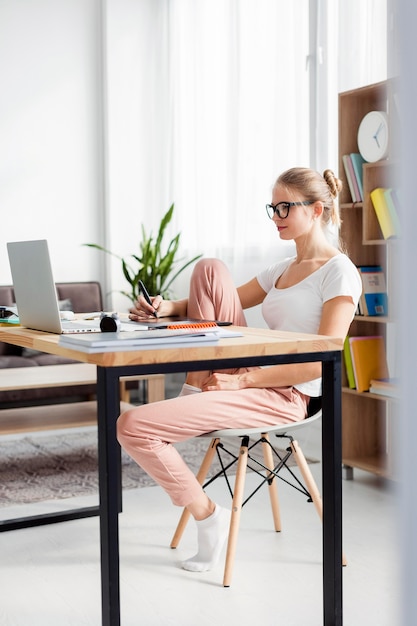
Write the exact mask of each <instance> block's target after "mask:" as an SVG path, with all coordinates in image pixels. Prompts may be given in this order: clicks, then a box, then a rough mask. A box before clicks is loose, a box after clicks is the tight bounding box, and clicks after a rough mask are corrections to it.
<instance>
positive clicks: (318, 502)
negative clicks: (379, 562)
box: [291, 440, 347, 566]
mask: <svg viewBox="0 0 417 626" xmlns="http://www.w3.org/2000/svg"><path fill="white" fill-rule="evenodd" d="M291 449H292V452H293V455H294V459H295V461H296V463H297V465H298V468H299V470H300V472H301V475H302V477H303V479H304V482H305V484H306V487H307V491H308V492H309V494H310V495H311V499H312V500H313V503H314V506H315V507H316V511H317V513H318V515H319V517H320V520H321V521H322V522H323V502H322V499H321V495H320V492H319V490H318V487H317V485H316V481H315V480H314V478H313V474H312V473H311V471H310V468H309V466H308V463H307V461H306V458H305V456H304V454H303V451H302V450H301V448H300V446H299V445H298V441H295V440H293V441H292V442H291ZM342 565H344V566H345V565H347V559H346V556H345V554H344V553H343V554H342Z"/></svg>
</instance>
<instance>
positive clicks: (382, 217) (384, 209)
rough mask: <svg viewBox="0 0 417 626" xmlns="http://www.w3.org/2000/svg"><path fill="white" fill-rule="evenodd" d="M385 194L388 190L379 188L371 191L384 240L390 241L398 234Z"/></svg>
mask: <svg viewBox="0 0 417 626" xmlns="http://www.w3.org/2000/svg"><path fill="white" fill-rule="evenodd" d="M385 192H386V189H384V188H383V187H377V188H376V189H373V190H372V191H371V194H370V195H371V200H372V204H373V206H374V209H375V213H376V216H377V218H378V222H379V225H380V227H381V231H382V234H383V236H384V239H389V238H390V237H395V236H396V235H397V232H396V228H395V224H394V222H393V221H392V217H391V213H390V210H389V207H388V205H387V201H386V197H385Z"/></svg>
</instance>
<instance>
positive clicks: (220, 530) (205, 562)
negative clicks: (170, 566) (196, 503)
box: [182, 504, 230, 572]
mask: <svg viewBox="0 0 417 626" xmlns="http://www.w3.org/2000/svg"><path fill="white" fill-rule="evenodd" d="M196 524H197V534H198V552H197V554H195V555H194V556H193V557H192V558H191V559H187V561H183V563H182V567H183V569H186V570H188V571H189V572H207V571H208V570H210V569H212V568H213V567H214V566H215V565H216V564H217V562H218V560H219V558H220V553H221V551H222V548H223V546H224V543H225V541H226V539H227V535H228V532H229V525H230V511H227V510H226V509H222V508H221V507H220V506H218V505H217V504H216V508H215V509H214V513H212V514H211V515H210V517H207V518H206V519H203V520H201V521H196Z"/></svg>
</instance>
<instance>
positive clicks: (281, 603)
mask: <svg viewBox="0 0 417 626" xmlns="http://www.w3.org/2000/svg"><path fill="white" fill-rule="evenodd" d="M318 427H319V425H318ZM310 430H312V429H310ZM303 437H305V438H306V440H305V441H304V440H303ZM319 440H320V436H319V430H317V431H316V432H313V434H311V433H310V434H309V435H305V436H304V435H303V436H300V437H299V441H300V443H301V444H302V446H303V449H304V451H305V453H306V454H310V455H312V454H313V455H315V456H320V450H319V443H318V442H319ZM311 468H312V471H313V473H314V475H315V476H316V478H317V481H318V483H319V484H320V473H321V465H320V464H319V463H317V464H313V465H311ZM248 480H249V481H250V482H252V481H253V476H250V477H249V478H248ZM210 493H211V495H212V496H213V497H214V498H215V499H216V500H217V501H218V502H219V503H220V504H224V505H227V504H228V500H227V497H226V494H225V491H224V486H223V485H221V484H219V485H218V486H217V487H213V489H212V490H211V492H210ZM280 494H281V504H282V517H283V526H284V527H283V531H282V532H281V533H275V532H274V531H273V527H272V520H271V514H270V510H269V503H268V496H267V493H266V492H265V493H264V491H263V490H261V492H260V493H259V494H257V496H256V497H255V499H254V500H252V501H251V502H250V503H249V504H248V505H247V506H246V507H245V508H244V510H243V516H242V524H241V532H240V536H239V544H238V552H237V558H236V563H235V570H234V576H233V581H232V586H231V587H230V588H228V589H225V588H223V587H222V585H221V582H222V566H221V565H220V566H219V567H218V568H217V569H216V570H215V571H212V572H209V573H203V574H194V573H190V572H186V571H184V570H182V569H180V567H179V562H180V560H181V559H182V558H184V557H187V556H190V555H191V554H192V553H193V551H194V547H195V545H194V540H195V535H194V528H193V525H192V524H190V526H189V528H187V531H186V534H185V535H184V538H183V541H182V543H181V545H180V546H179V548H178V549H177V550H171V549H170V548H169V543H170V539H171V535H172V532H173V530H174V528H175V525H176V522H177V519H178V513H179V512H178V509H176V508H174V507H173V506H172V505H171V504H170V502H169V500H168V498H167V496H166V495H165V494H164V493H163V492H162V491H161V490H160V489H159V488H158V487H150V488H146V489H138V490H131V491H126V492H125V493H124V512H123V514H122V515H121V516H120V554H121V623H122V626H138V625H139V624H140V625H144V626H196V625H199V626H209V625H210V626H211V625H214V624H215V625H216V626H223V625H226V624H227V625H232V626H233V625H235V624H236V625H237V624H239V625H246V624H263V625H264V626H275V625H277V624H285V625H286V626H301V625H303V626H304V625H306V626H319V625H320V624H322V623H323V614H322V557H321V525H320V523H319V520H318V517H317V515H316V512H315V509H314V506H313V505H312V504H309V503H307V502H306V500H305V498H304V497H303V496H302V495H301V494H299V493H297V492H296V491H294V490H292V489H291V488H289V487H287V486H286V485H282V486H281V487H280ZM343 494H344V501H343V502H344V504H343V506H344V548H345V552H346V555H347V557H348V560H349V564H348V567H346V568H344V571H343V576H344V624H345V625H347V626H365V625H366V626H369V625H370V624H377V625H378V626H394V625H397V624H399V623H400V621H401V619H400V616H399V611H398V606H399V604H400V602H399V597H398V595H399V594H398V589H399V581H398V578H399V574H398V571H399V566H398V546H397V543H396V527H395V499H394V494H393V492H392V488H391V486H390V484H387V483H385V482H383V481H381V480H379V479H378V478H376V477H375V476H373V475H371V474H366V473H362V472H358V471H356V472H355V479H354V480H353V481H345V482H344V483H343ZM84 503H85V504H93V503H95V502H93V501H92V500H91V499H89V498H77V499H74V500H71V501H68V500H67V501H65V502H63V503H61V504H59V505H58V506H61V507H64V506H65V507H68V508H72V507H74V506H78V505H80V504H82V505H83V504H84ZM47 506H48V503H46V504H42V505H36V506H35V505H32V506H31V507H26V508H25V511H24V512H23V511H22V510H19V509H17V508H15V509H14V510H10V509H9V510H6V509H0V515H1V517H2V518H9V517H14V516H16V515H20V514H34V513H37V512H39V510H41V511H44V510H46V508H47ZM53 507H54V508H55V509H56V507H57V504H56V503H54V504H53ZM0 546H1V547H0V555H1V556H0V625H1V626H57V625H58V624H59V626H83V625H94V626H99V625H100V624H101V608H100V607H101V604H100V603H101V601H100V560H99V534H98V519H97V518H90V519H85V520H77V521H73V522H66V523H62V524H54V525H50V526H44V527H39V528H34V529H25V530H19V531H13V532H8V533H2V534H0Z"/></svg>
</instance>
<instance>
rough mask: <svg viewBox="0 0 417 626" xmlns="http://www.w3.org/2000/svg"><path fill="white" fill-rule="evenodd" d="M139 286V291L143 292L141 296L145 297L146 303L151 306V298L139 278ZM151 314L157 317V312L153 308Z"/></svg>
mask: <svg viewBox="0 0 417 626" xmlns="http://www.w3.org/2000/svg"><path fill="white" fill-rule="evenodd" d="M139 288H140V290H141V292H142V293H143V297H144V298H145V300H146V302H147V303H148V304H150V305H151V306H153V305H152V300H151V298H150V296H149V294H148V291H147V289H146V287H145V285H144V284H143V282H142V281H141V280H140V281H139ZM153 315H154V317H158V313H157V312H156V311H155V309H154V311H153Z"/></svg>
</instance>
